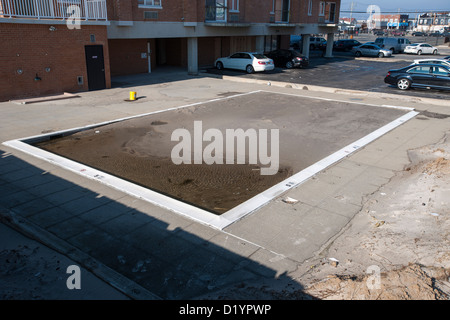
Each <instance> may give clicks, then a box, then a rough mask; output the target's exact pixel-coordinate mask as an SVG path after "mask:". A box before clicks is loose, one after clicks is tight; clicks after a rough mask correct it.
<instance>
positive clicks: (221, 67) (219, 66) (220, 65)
mask: <svg viewBox="0 0 450 320" xmlns="http://www.w3.org/2000/svg"><path fill="white" fill-rule="evenodd" d="M216 68H217V69H218V70H222V69H223V63H222V62H220V61H219V62H217V64H216Z"/></svg>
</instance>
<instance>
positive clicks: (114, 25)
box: [0, 0, 340, 101]
mask: <svg viewBox="0 0 450 320" xmlns="http://www.w3.org/2000/svg"><path fill="white" fill-rule="evenodd" d="M69 6H75V9H76V8H78V12H75V11H74V10H72V9H73V7H72V9H71V8H69ZM339 7H340V0H335V1H321V0H197V1H192V0H191V1H188V0H0V36H1V38H0V61H1V65H0V79H1V80H0V81H1V84H0V101H1V100H6V99H11V98H13V97H26V96H38V95H46V94H51V93H60V92H63V91H67V92H77V91H85V90H94V89H101V88H109V87H110V85H111V76H117V75H126V74H135V73H148V72H151V71H152V70H154V69H155V68H158V67H160V66H164V65H172V66H179V67H182V68H185V69H186V70H187V72H188V73H190V74H196V73H197V72H198V70H199V68H200V67H203V66H211V65H213V63H214V60H215V59H216V58H218V57H221V56H226V55H229V54H231V53H232V52H234V51H240V50H242V51H244V50H246V51H258V52H267V51H270V50H272V49H275V48H286V47H288V46H289V37H290V35H294V34H295V35H303V39H304V41H303V45H304V48H303V51H304V54H306V55H308V54H309V35H310V34H318V33H322V34H326V35H327V36H328V38H329V40H330V41H328V43H329V44H330V45H329V46H328V48H327V52H326V54H327V55H329V56H331V53H332V43H333V41H332V40H333V36H334V33H335V32H336V31H337V24H338V21H339V9H340V8H339ZM75 13H77V15H75ZM74 16H75V17H76V18H77V20H76V21H77V22H79V28H78V29H77V28H73V25H72V27H71V28H69V27H70V26H71V25H70V23H73V21H74V19H73V17H74ZM78 17H79V19H78Z"/></svg>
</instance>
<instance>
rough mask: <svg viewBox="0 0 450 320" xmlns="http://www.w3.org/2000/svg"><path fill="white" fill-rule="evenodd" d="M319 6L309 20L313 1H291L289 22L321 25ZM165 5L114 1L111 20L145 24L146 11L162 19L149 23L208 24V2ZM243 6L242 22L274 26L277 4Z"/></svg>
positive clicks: (259, 0) (257, 1)
mask: <svg viewBox="0 0 450 320" xmlns="http://www.w3.org/2000/svg"><path fill="white" fill-rule="evenodd" d="M319 2H320V0H313V12H312V15H311V16H308V14H307V13H308V4H309V0H291V1H290V19H289V21H290V22H291V23H317V22H318V13H319ZM333 2H336V7H337V10H336V11H337V15H339V7H340V0H336V1H333ZM161 3H162V9H157V8H139V5H138V1H137V0H110V1H108V16H109V20H134V21H145V20H146V19H144V11H154V12H157V13H158V19H148V20H149V21H173V22H183V21H191V22H192V21H197V22H202V21H204V20H205V6H206V1H205V0H198V1H190V0H161ZM239 6H240V7H239V20H240V22H253V23H269V22H270V12H271V11H272V9H273V0H245V1H240V3H239ZM336 18H338V17H336ZM336 21H338V20H336Z"/></svg>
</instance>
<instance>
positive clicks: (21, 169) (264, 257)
mask: <svg viewBox="0 0 450 320" xmlns="http://www.w3.org/2000/svg"><path fill="white" fill-rule="evenodd" d="M0 194H1V198H0V207H3V208H6V209H7V210H8V211H9V212H12V214H14V215H17V216H19V217H21V218H23V219H26V221H28V222H29V223H30V224H32V225H35V226H37V227H39V228H41V229H44V230H45V232H48V233H49V234H51V235H52V236H56V237H57V238H59V239H60V240H61V241H63V242H65V243H67V244H68V246H69V247H73V248H77V249H79V250H81V251H82V252H84V253H86V254H88V255H89V256H91V257H92V258H93V259H95V260H97V261H98V262H100V263H101V264H104V265H106V266H107V267H109V268H111V269H113V270H114V271H116V272H117V273H119V274H121V275H123V276H124V277H126V278H128V279H130V280H132V281H134V282H135V283H137V284H139V285H140V286H141V287H143V288H145V289H147V290H148V291H150V292H151V293H153V294H155V295H157V296H158V297H160V298H162V299H165V300H172V299H195V298H196V297H200V296H205V295H208V294H212V293H214V292H216V291H218V290H220V289H223V288H227V287H229V286H235V288H234V289H233V290H235V291H234V292H236V294H238V296H239V297H240V298H242V299H259V298H260V297H258V296H255V292H254V291H253V292H247V291H246V288H245V285H243V283H244V282H245V281H256V280H264V279H265V280H267V279H275V278H276V279H277V280H284V281H288V282H289V283H290V287H291V288H292V295H291V298H295V299H314V297H312V296H309V295H307V294H304V293H303V292H302V290H303V288H302V286H301V285H300V284H298V283H297V282H295V281H292V280H291V279H289V277H288V276H287V275H286V272H284V273H282V274H281V275H278V276H277V271H276V270H274V269H272V268H270V267H267V266H266V265H264V264H262V263H259V262H257V261H256V260H258V259H259V260H261V261H262V262H266V261H267V263H269V259H270V258H268V257H270V255H273V254H272V253H270V252H268V251H265V250H264V249H263V248H261V247H257V246H256V245H253V244H251V243H248V242H245V241H243V240H241V239H237V238H234V237H232V236H231V235H229V234H225V233H223V232H220V231H218V230H214V229H211V228H209V227H206V226H203V225H201V224H196V223H195V222H193V221H190V220H187V219H184V218H182V217H180V216H178V217H176V218H175V219H174V216H173V215H175V213H171V212H169V211H167V212H164V211H162V210H160V209H159V210H158V209H157V208H154V210H155V212H159V213H161V212H163V213H162V214H160V215H159V216H158V214H156V215H155V216H150V215H148V214H146V213H144V212H142V211H141V210H139V209H137V208H135V207H131V206H128V205H124V204H122V203H120V198H119V199H117V200H114V199H112V198H109V197H107V196H104V195H101V194H98V193H96V192H93V191H91V190H89V189H87V188H84V187H82V186H79V185H77V184H75V183H72V182H70V181H67V180H65V179H63V178H60V177H58V176H56V175H54V174H51V173H49V172H47V171H44V170H42V169H40V168H38V167H36V166H33V165H31V164H29V163H27V162H25V161H23V160H21V159H19V158H17V157H16V156H14V155H12V154H10V153H3V155H2V156H1V158H0ZM148 207H149V208H152V206H148ZM156 217H158V218H156ZM178 218H179V219H182V221H183V222H184V225H183V224H182V227H180V224H178V223H177V222H174V221H175V220H176V219H178ZM0 219H1V220H2V221H5V216H4V215H3V214H0ZM177 221H179V220H177ZM177 224H178V226H177ZM184 229H187V230H195V233H194V232H188V231H186V230H184ZM197 234H198V235H201V236H198V235H197ZM225 244H226V245H225ZM62 253H63V254H64V252H62ZM250 257H251V258H250ZM254 257H259V258H255V259H253V258H254ZM77 262H79V263H80V264H82V262H80V261H77ZM84 267H87V268H88V269H89V266H84ZM1 276H2V278H3V279H2V280H3V281H8V277H7V276H6V275H1ZM23 276H24V277H28V276H29V275H25V274H24V275H23ZM65 280H66V279H64V280H63V282H62V284H61V285H64V286H65ZM105 280H107V279H105ZM17 298H18V299H20V297H17ZM266 298H267V297H266ZM231 299H232V298H231ZM273 299H287V297H286V296H283V297H281V296H280V295H278V296H277V295H274V296H273Z"/></svg>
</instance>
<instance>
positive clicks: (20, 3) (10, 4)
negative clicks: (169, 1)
mask: <svg viewBox="0 0 450 320" xmlns="http://www.w3.org/2000/svg"><path fill="white" fill-rule="evenodd" d="M0 18H34V19H67V18H79V19H81V20H107V18H108V16H107V10H106V0H0Z"/></svg>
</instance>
